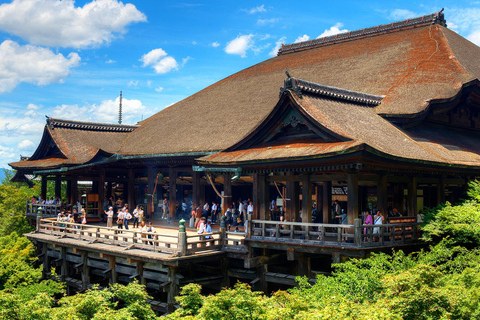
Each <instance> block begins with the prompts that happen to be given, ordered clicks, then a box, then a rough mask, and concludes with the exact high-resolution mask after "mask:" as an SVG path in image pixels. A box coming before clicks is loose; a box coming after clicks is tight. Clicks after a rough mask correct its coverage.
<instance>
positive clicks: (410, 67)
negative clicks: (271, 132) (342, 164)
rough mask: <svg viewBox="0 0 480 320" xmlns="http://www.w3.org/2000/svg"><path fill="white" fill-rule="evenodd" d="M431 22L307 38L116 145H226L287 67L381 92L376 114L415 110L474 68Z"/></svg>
mask: <svg viewBox="0 0 480 320" xmlns="http://www.w3.org/2000/svg"><path fill="white" fill-rule="evenodd" d="M433 22H435V21H432V20H429V21H425V23H418V24H414V25H408V24H406V25H405V26H402V25H401V24H400V25H399V26H397V27H396V28H393V29H392V30H387V31H382V32H377V33H375V32H374V33H370V34H366V35H363V36H361V37H355V38H352V39H347V40H348V41H346V40H345V39H344V40H342V41H339V42H335V41H331V42H330V43H328V45H323V46H311V47H308V46H306V47H305V48H303V49H302V50H301V51H294V52H289V53H286V54H280V55H279V56H277V57H274V58H272V59H269V60H266V61H264V62H261V63H259V64H257V65H254V66H252V67H250V68H247V69H244V70H242V71H240V72H238V73H236V74H233V75H231V76H230V77H228V78H225V79H223V80H221V81H219V82H217V83H215V84H213V85H211V86H210V87H207V88H205V89H204V90H202V91H200V92H198V93H196V94H194V95H192V96H190V97H188V98H186V99H184V100H182V101H180V102H178V103H176V104H174V105H172V106H170V107H169V108H167V109H165V110H163V111H161V112H159V113H157V114H155V115H154V116H152V117H150V118H148V119H147V120H145V121H144V122H143V123H142V125H141V126H140V128H138V129H136V130H135V131H134V132H133V133H132V134H129V135H128V136H127V137H126V139H125V141H124V142H123V144H122V147H121V149H120V153H122V154H163V153H179V152H201V151H220V150H223V149H225V148H228V147H229V146H231V145H233V144H235V143H236V142H238V141H239V140H241V139H242V138H243V137H245V136H246V135H247V134H248V133H249V132H250V131H252V130H253V129H254V128H255V127H256V126H258V125H259V124H260V123H261V122H262V121H263V119H265V118H266V117H267V116H268V114H269V113H270V112H271V111H272V109H273V108H274V106H275V105H276V103H277V101H278V89H279V87H280V84H281V83H282V81H283V79H284V72H285V70H286V69H288V70H289V72H290V73H291V74H292V75H294V76H295V77H297V78H300V79H307V80H309V81H311V82H314V83H319V84H322V85H327V86H333V87H340V88H344V89H347V90H351V91H359V92H366V93H369V94H372V95H378V96H385V97H384V98H383V100H382V102H381V104H380V105H378V106H377V107H375V109H374V111H373V112H375V113H377V114H381V115H388V116H400V117H415V116H416V115H418V114H421V113H422V112H424V111H425V110H426V109H428V107H429V101H430V100H432V99H440V98H449V97H452V96H455V95H456V94H457V93H458V92H459V90H460V88H461V87H462V85H463V84H464V83H467V82H469V81H471V80H473V79H476V78H479V75H480V70H479V67H478V66H479V65H480V49H479V48H478V47H477V46H475V45H473V44H471V43H469V42H468V41H467V40H465V39H463V38H462V37H461V36H459V35H457V34H456V33H454V32H452V31H450V30H448V29H447V28H445V27H444V26H443V25H442V24H444V23H442V24H438V23H437V24H432V23H433Z"/></svg>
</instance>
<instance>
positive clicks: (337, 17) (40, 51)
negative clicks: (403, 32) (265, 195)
mask: <svg viewBox="0 0 480 320" xmlns="http://www.w3.org/2000/svg"><path fill="white" fill-rule="evenodd" d="M442 7H445V17H446V20H447V24H448V26H449V28H450V29H452V30H454V31H456V32H458V33H459V34H461V35H462V36H464V37H466V38H468V39H469V40H471V41H473V42H474V43H476V44H477V45H478V44H480V19H479V18H478V17H480V1H445V2H441V1H422V2H417V1H411V2H409V1H368V0H364V1H341V2H338V3H335V2H330V1H328V2H327V1H318V0H317V1H308V0H303V1H301V2H297V1H278V0H277V1H258V2H257V1H185V2H178V1H160V0H156V1H147V0H141V1H140V0H132V1H124V2H119V1H116V0H97V1H72V0H64V1H59V0H15V1H0V167H7V163H8V162H12V161H17V160H18V159H19V156H20V154H21V155H27V156H28V155H31V154H32V153H33V152H34V151H35V148H36V146H37V145H38V143H39V141H40V139H41V135H42V131H43V127H44V125H45V115H48V116H51V117H57V118H62V119H73V120H82V121H95V122H112V123H115V122H116V121H117V117H118V114H117V113H118V96H119V92H120V90H122V91H123V98H124V100H123V104H124V123H129V124H131V123H136V122H137V121H139V120H142V119H144V118H147V117H149V116H151V115H152V114H154V113H156V112H158V111H160V110H162V109H163V108H165V107H167V106H169V105H171V104H173V103H175V102H177V101H179V100H181V99H183V98H185V97H187V96H189V95H191V94H193V93H195V92H197V91H199V90H201V89H203V88H205V87H206V86H208V85H210V84H212V83H214V82H216V81H218V80H221V79H222V78H224V77H226V76H228V75H230V74H232V73H235V72H237V71H239V70H242V69H244V68H246V67H248V66H251V65H253V64H256V63H258V62H260V61H263V60H266V59H269V58H271V57H272V56H274V55H275V54H276V49H278V47H279V45H280V44H281V43H292V42H295V41H300V40H308V39H314V38H317V37H318V36H320V35H322V36H323V35H330V34H334V33H338V32H344V31H351V30H356V29H360V28H364V27H369V26H374V25H378V24H383V23H388V22H392V21H398V20H403V19H407V18H411V17H415V16H421V15H423V14H429V13H433V12H436V11H438V10H440V9H441V8H442ZM185 121H188V115H186V118H185Z"/></svg>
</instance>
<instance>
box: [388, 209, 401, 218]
mask: <svg viewBox="0 0 480 320" xmlns="http://www.w3.org/2000/svg"><path fill="white" fill-rule="evenodd" d="M388 216H389V217H390V218H398V217H402V214H401V213H400V212H398V209H397V208H393V210H392V212H391V213H389V214H388Z"/></svg>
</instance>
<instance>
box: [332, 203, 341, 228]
mask: <svg viewBox="0 0 480 320" xmlns="http://www.w3.org/2000/svg"><path fill="white" fill-rule="evenodd" d="M341 213H342V207H341V206H340V204H339V203H338V201H337V200H335V201H334V202H333V217H334V218H333V219H332V220H333V223H340V221H339V220H338V219H337V217H338V216H340V214H341Z"/></svg>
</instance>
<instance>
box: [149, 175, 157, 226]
mask: <svg viewBox="0 0 480 320" xmlns="http://www.w3.org/2000/svg"><path fill="white" fill-rule="evenodd" d="M147 176H148V192H147V216H148V217H150V218H151V217H153V212H154V211H155V209H154V208H153V206H154V203H153V188H155V178H156V176H155V169H154V168H152V167H148V168H147Z"/></svg>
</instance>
